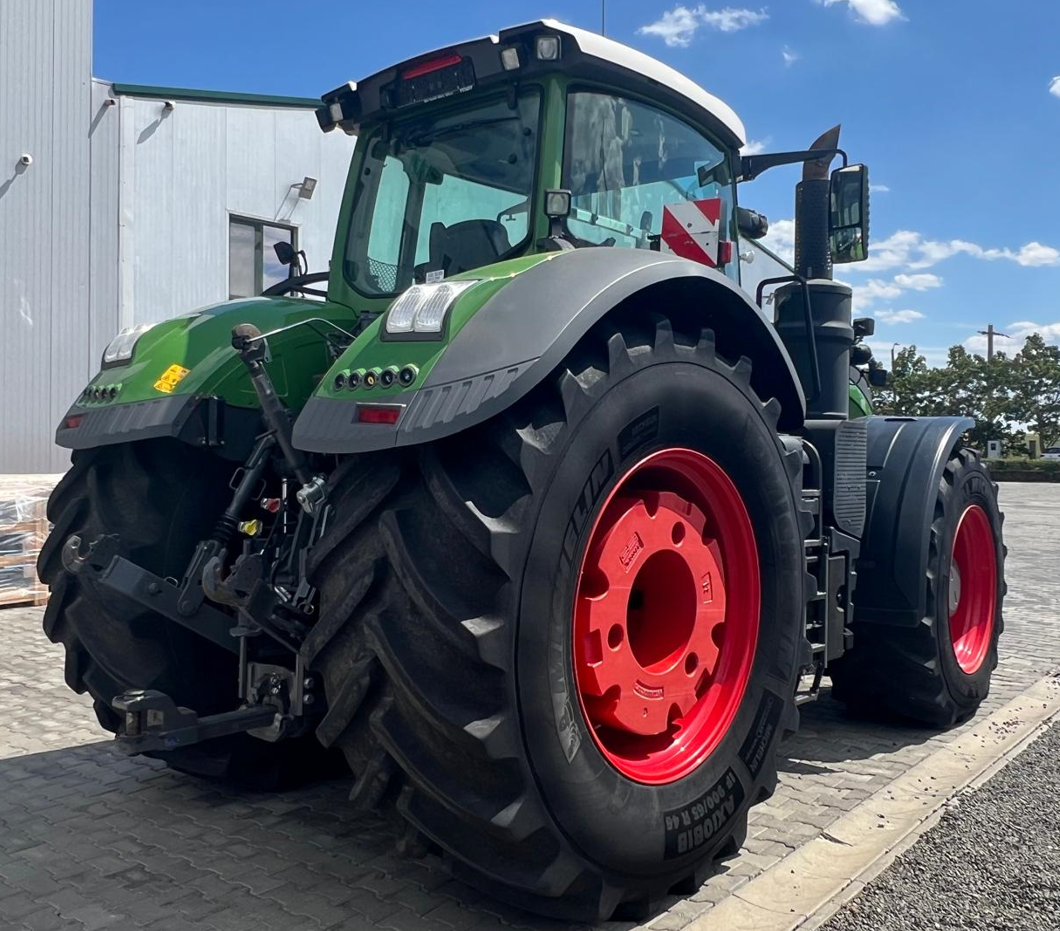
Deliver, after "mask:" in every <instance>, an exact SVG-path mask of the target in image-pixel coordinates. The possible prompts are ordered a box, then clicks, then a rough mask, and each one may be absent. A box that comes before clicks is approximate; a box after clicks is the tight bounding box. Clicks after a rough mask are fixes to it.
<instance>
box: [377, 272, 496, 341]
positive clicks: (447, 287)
mask: <svg viewBox="0 0 1060 931" xmlns="http://www.w3.org/2000/svg"><path fill="white" fill-rule="evenodd" d="M477 283H478V279H477V278H476V279H473V280H471V281H439V282H435V283H433V284H415V285H413V286H412V287H411V288H409V289H408V290H407V291H406V292H405V293H404V294H402V295H401V296H400V297H399V298H398V299H397V300H396V301H394V303H393V304H391V305H390V310H388V311H387V315H386V332H387V333H389V334H391V335H393V336H397V335H400V334H402V333H427V334H433V333H441V332H442V329H443V328H444V326H445V317H446V314H447V313H448V312H449V308H450V307H451V306H452V305H453V302H454V301H455V300H456V299H457V298H458V297H459V296H460V295H461V294H462V293H463V292H464V291H466V290H467V289H468V288H470V287H471V286H472V285H473V284H477Z"/></svg>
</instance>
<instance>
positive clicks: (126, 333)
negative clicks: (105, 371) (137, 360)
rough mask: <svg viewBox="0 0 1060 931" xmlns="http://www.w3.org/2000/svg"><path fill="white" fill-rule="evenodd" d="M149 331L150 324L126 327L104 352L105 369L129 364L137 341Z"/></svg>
mask: <svg viewBox="0 0 1060 931" xmlns="http://www.w3.org/2000/svg"><path fill="white" fill-rule="evenodd" d="M149 329H151V325H150V324H149V323H141V324H140V325H139V326H133V327H126V328H125V329H124V330H122V331H121V332H120V333H119V334H118V335H117V336H115V337H114V339H112V340H111V341H110V342H109V343H108V344H107V348H106V349H104V350H103V368H108V367H109V366H112V365H120V364H121V363H122V362H128V361H129V360H130V359H131V358H132V354H133V350H134V349H135V348H136V341H137V340H138V339H139V338H140V337H141V336H143V335H144V333H146V332H147V331H148V330H149Z"/></svg>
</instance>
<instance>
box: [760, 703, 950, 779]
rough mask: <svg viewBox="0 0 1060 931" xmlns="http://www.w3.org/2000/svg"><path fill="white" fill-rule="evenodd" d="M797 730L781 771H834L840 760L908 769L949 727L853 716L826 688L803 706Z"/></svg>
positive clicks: (887, 716)
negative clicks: (944, 729) (928, 744)
mask: <svg viewBox="0 0 1060 931" xmlns="http://www.w3.org/2000/svg"><path fill="white" fill-rule="evenodd" d="M799 712H800V714H799V717H800V721H799V731H798V733H797V734H795V736H793V737H791V738H789V739H787V740H785V741H784V742H783V743H781V745H780V748H779V751H778V756H777V768H778V770H779V772H781V773H793V774H799V773H803V774H806V773H816V774H822V773H835V772H836V771H837V766H839V765H841V764H855V765H854V766H853V767H852V768H853V769H858V768H859V767H857V765H856V764H857V763H858V762H864V761H876V762H881V763H883V764H886V765H893V766H896V767H899V766H900V767H902V768H906V767H907V766H908V765H909V763H908V760H909V759H910V758H912V757H915V758H917V759H919V758H920V756H922V755H926V754H924V753H920V752H918V748H919V750H923V751H926V750H927V748H926V747H925V746H924V745H925V744H927V743H928V742H929V741H932V740H936V739H937V738H938V737H939V736H940V735H943V734H945V733H946V732H945V731H942V730H940V729H939V728H933V727H930V726H927V725H924V724H919V723H917V722H916V721H913V720H910V719H909V718H905V717H902V716H900V715H895V714H891V713H887V712H885V711H881V712H880V713H879V714H877V715H873V716H871V717H867V716H862V715H855V714H852V713H850V712H848V711H847V709H846V706H845V705H844V704H843V703H842V702H840V701H837V700H836V699H834V698H832V695H831V689H830V688H822V690H821V694H820V697H819V698H818V700H817V701H815V702H811V703H810V704H806V705H803V706H802V707H801V708H800V709H799Z"/></svg>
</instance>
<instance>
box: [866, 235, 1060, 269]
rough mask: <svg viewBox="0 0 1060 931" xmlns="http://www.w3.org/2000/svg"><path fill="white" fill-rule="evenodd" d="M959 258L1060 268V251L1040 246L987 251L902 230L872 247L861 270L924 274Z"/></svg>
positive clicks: (1032, 243)
mask: <svg viewBox="0 0 1060 931" xmlns="http://www.w3.org/2000/svg"><path fill="white" fill-rule="evenodd" d="M955 255H970V256H972V257H973V258H977V259H984V260H986V261H995V260H997V259H1006V260H1008V261H1010V262H1015V263H1016V264H1017V265H1022V266H1024V267H1032V266H1040V265H1060V250H1057V249H1054V248H1053V247H1052V246H1046V245H1043V244H1042V243H1040V242H1029V243H1027V244H1026V245H1024V246H1021V247H1020V248H1019V249H1018V250H1013V249H1010V248H1008V247H1005V248H993V247H991V248H985V247H983V246H980V245H978V244H976V243H974V242H968V241H966V240H964V239H950V240H944V241H943V240H935V239H925V238H924V237H923V236H922V235H921V234H920V233H917V232H914V231H912V230H899V231H898V232H896V233H893V234H892V235H890V236H888V237H887V238H886V239H883V240H880V241H879V242H876V243H871V244H870V245H869V257H868V259H867V260H866V261H864V262H861V263H860V264H859V266H858V268H857V270H859V271H864V272H880V271H887V270H889V269H892V268H903V267H904V268H908V269H912V270H920V269H925V268H931V267H932V266H933V265H937V264H938V263H939V262H941V261H943V260H945V259H948V258H952V257H953V256H955Z"/></svg>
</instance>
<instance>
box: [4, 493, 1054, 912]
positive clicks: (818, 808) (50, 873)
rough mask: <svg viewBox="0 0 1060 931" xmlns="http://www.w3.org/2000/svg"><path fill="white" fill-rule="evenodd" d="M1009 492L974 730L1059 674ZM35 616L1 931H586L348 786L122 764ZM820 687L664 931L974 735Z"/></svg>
mask: <svg viewBox="0 0 1060 931" xmlns="http://www.w3.org/2000/svg"><path fill="white" fill-rule="evenodd" d="M1001 493H1002V506H1003V507H1004V508H1005V509H1006V510H1007V511H1008V512H1009V519H1008V521H1007V522H1006V525H1005V531H1006V537H1007V542H1008V545H1009V559H1008V578H1009V596H1008V600H1007V602H1006V612H1005V623H1006V629H1005V634H1004V637H1003V638H1002V641H1001V665H1000V666H999V668H998V670H997V671H996V672H995V675H994V680H993V688H992V691H991V694H990V696H989V698H988V699H987V701H986V702H985V703H984V707H983V714H985V713H988V712H989V711H992V710H995V709H996V708H998V707H1000V706H1001V705H1002V704H1004V703H1005V702H1006V701H1008V700H1009V699H1011V698H1012V697H1013V696H1015V695H1016V694H1018V693H1019V692H1021V691H1023V689H1025V688H1026V687H1027V686H1028V685H1030V684H1031V683H1032V682H1034V681H1036V680H1037V679H1038V678H1040V677H1041V676H1042V675H1044V674H1045V673H1047V672H1049V671H1050V670H1052V669H1054V668H1056V667H1057V666H1060V609H1058V608H1057V605H1058V604H1060V573H1056V572H1055V570H1054V569H1052V568H1050V567H1051V566H1055V549H1054V548H1053V547H1054V544H1053V543H1052V541H1053V539H1054V537H1055V515H1056V513H1057V509H1058V508H1060V488H1057V487H1055V486H1041V487H1035V486H1030V485H1005V486H1002V492H1001ZM1050 515H1052V516H1050ZM41 613H42V609H40V608H15V609H7V610H0V625H2V626H3V631H4V643H5V649H4V651H3V653H2V654H0V707H2V708H3V709H4V711H5V727H4V730H3V732H2V733H0V929H2V931H8V929H11V931H17V929H27V931H53V929H62V931H80V929H84V928H86V927H92V928H101V929H108V931H110V929H118V931H125V929H129V931H142V929H149V931H189V929H192V928H196V929H207V931H210V929H212V931H233V929H254V931H269V929H270V928H275V929H278V931H317V929H322V928H329V929H340V928H342V929H346V928H348V929H351V931H367V929H369V928H371V927H373V926H374V927H376V928H385V929H389V931H472V929H483V931H487V929H488V931H497V929H500V928H532V929H539V931H546V929H547V931H564V929H566V931H574V928H575V927H576V928H578V929H581V931H584V926H571V925H564V924H562V923H558V922H548V921H544V920H539V919H536V918H533V917H532V916H528V915H525V914H524V913H521V912H518V911H517V910H515V909H509V908H507V907H505V906H502V905H500V904H499V903H497V902H495V901H493V900H491V899H490V898H489V897H487V896H483V895H482V894H481V893H478V892H476V891H475V890H473V889H470V888H469V887H467V886H465V885H463V884H462V883H459V882H455V881H453V880H452V879H451V878H449V876H448V874H447V873H446V872H445V870H444V869H443V868H442V865H441V862H440V861H439V860H438V859H437V858H436V857H433V856H428V857H425V858H423V859H422V860H407V859H400V858H398V857H397V856H395V855H394V853H393V852H392V845H391V834H390V828H389V827H388V824H387V822H386V821H384V820H383V819H380V818H374V817H367V818H356V817H354V816H353V815H352V813H350V812H349V811H348V810H347V809H346V808H345V807H344V806H345V798H346V793H347V789H346V787H345V786H344V785H342V784H341V783H331V784H324V785H320V786H312V787H309V788H306V789H301V790H298V791H294V792H284V793H279V794H277V795H274V796H269V795H264V794H260V793H240V792H238V791H235V790H231V789H227V788H223V787H218V786H215V785H211V784H210V783H208V782H205V781H202V780H197V779H193V778H191V777H185V776H182V775H180V774H177V773H173V772H170V771H169V770H167V769H166V768H165V767H164V765H163V764H162V763H161V762H160V761H157V760H147V759H143V758H126V757H125V756H123V755H121V754H119V753H117V752H116V750H115V749H114V747H113V746H112V744H111V743H110V742H109V741H108V740H106V739H105V737H106V735H105V734H103V733H102V732H101V731H100V729H99V727H98V725H97V724H96V720H95V715H94V714H93V712H92V708H91V702H90V701H89V700H88V698H87V697H86V696H82V695H75V694H73V693H72V692H71V691H70V690H69V689H68V688H67V687H66V685H65V682H64V680H63V656H62V652H63V651H62V648H61V647H56V646H54V645H53V644H50V643H48V641H47V640H46V638H45V637H44V636H43V633H42V632H41V629H40V618H41ZM827 685H828V683H827V681H826V683H825V692H824V693H823V694H822V697H821V700H820V701H819V702H817V703H815V704H811V705H807V706H804V707H803V708H802V709H801V712H802V728H801V730H800V732H799V733H798V734H797V735H796V736H795V737H794V738H792V739H790V740H789V741H787V742H786V743H785V744H784V745H783V746H782V747H781V750H780V754H779V758H778V769H779V776H780V778H779V784H778V786H777V791H776V793H775V794H774V796H773V797H772V798H771V799H770V800H769V801H768V802H767V803H766V804H764V805H760V806H758V807H757V808H755V809H754V810H753V811H752V813H751V821H750V828H749V832H748V840H747V842H746V845H745V853H744V855H743V856H742V857H741V858H737V859H734V860H731V861H729V864H728V866H727V868H726V869H725V870H724V871H722V872H720V873H718V874H716V875H714V876H712V877H710V878H709V879H708V880H707V881H706V882H705V884H704V885H703V886H702V887H701V888H700V889H699V890H698V891H697V892H696V893H695V894H694V895H692V896H688V897H685V898H668V899H666V900H664V902H663V903H662V904H663V905H664V906H665V908H664V910H663V911H662V912H660V913H658V914H656V915H655V916H654V917H653V918H652V919H651V920H650V921H649V922H648V925H649V926H650V928H651V929H653V931H680V929H682V928H684V927H685V926H686V925H687V924H688V923H689V922H692V921H694V920H696V919H697V918H699V917H702V916H703V915H705V914H707V913H708V912H709V910H710V909H711V907H712V906H713V905H714V904H715V903H717V902H719V901H721V900H722V899H724V898H725V897H726V896H728V895H729V894H730V893H731V892H732V891H733V890H734V889H738V888H739V887H740V886H741V885H743V884H744V883H746V882H747V881H748V878H749V877H751V876H754V875H757V874H758V873H759V872H760V871H761V870H763V869H766V868H768V867H769V866H771V865H773V864H774V863H776V862H777V861H778V860H779V859H780V858H782V857H784V856H786V855H787V854H788V853H789V852H790V851H792V850H793V849H795V848H796V847H798V846H800V845H801V844H803V843H805V842H807V841H809V840H812V838H813V837H816V836H818V835H819V834H820V832H821V830H822V829H825V828H827V827H828V826H829V825H830V824H832V822H834V821H835V820H837V819H838V818H840V817H841V816H842V815H843V814H844V813H845V812H847V811H849V810H851V809H853V808H854V807H856V806H857V805H858V804H859V803H860V802H861V801H862V800H864V799H865V798H868V797H869V796H870V795H872V794H873V793H874V792H875V791H877V790H878V789H879V788H881V787H886V786H887V785H889V784H890V782H891V780H893V779H894V778H895V777H896V776H898V775H899V774H901V773H903V772H905V771H907V770H908V769H909V768H910V767H911V766H913V765H914V764H915V763H917V762H919V761H920V760H923V759H924V758H926V757H927V756H929V755H930V754H932V753H934V752H936V751H937V750H938V749H939V748H941V747H944V746H946V745H947V744H949V743H950V742H952V740H954V739H955V738H956V736H957V735H959V734H961V733H963V732H965V731H966V730H967V729H968V728H969V727H971V726H973V725H974V723H975V720H978V719H974V720H973V721H972V722H971V724H969V725H965V726H964V727H961V728H957V729H955V730H954V731H952V732H948V733H944V734H939V733H933V732H932V731H930V730H928V729H924V728H912V727H903V726H899V725H897V724H887V723H878V722H863V721H858V720H855V719H852V718H849V717H847V715H846V713H845V710H844V708H843V706H842V705H840V704H838V703H836V702H834V701H832V700H831V699H830V698H829V697H828V694H827ZM981 716H982V715H980V717H981ZM925 791H930V787H929V786H925ZM606 928H607V931H628V929H629V928H630V925H628V924H625V925H624V924H621V923H610V924H609V925H607V926H606Z"/></svg>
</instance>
